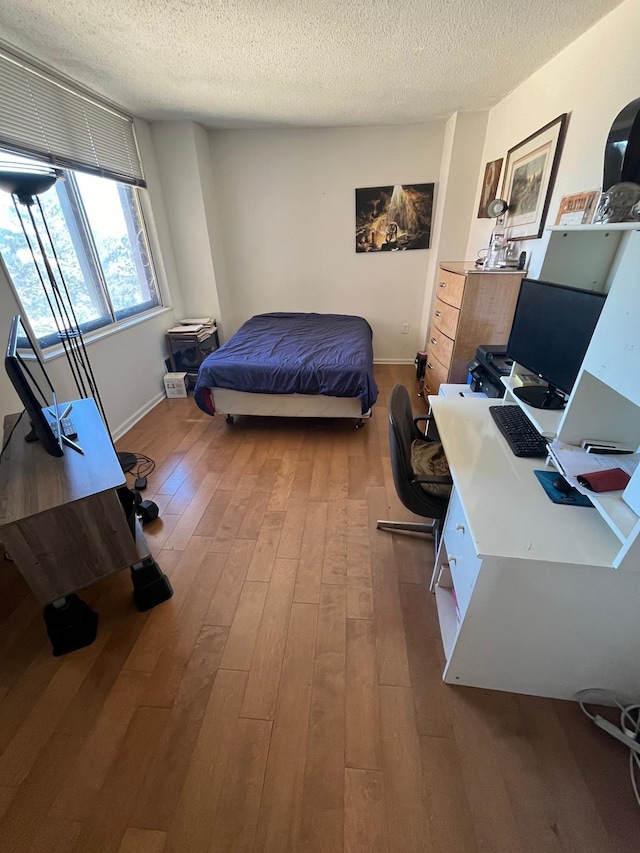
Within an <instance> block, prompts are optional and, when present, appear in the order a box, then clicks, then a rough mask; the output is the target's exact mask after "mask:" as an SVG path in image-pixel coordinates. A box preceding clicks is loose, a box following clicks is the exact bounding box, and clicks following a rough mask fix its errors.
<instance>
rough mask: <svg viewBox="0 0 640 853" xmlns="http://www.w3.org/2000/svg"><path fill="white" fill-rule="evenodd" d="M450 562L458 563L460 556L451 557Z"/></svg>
mask: <svg viewBox="0 0 640 853" xmlns="http://www.w3.org/2000/svg"><path fill="white" fill-rule="evenodd" d="M449 562H450V563H457V562H458V558H457V557H449Z"/></svg>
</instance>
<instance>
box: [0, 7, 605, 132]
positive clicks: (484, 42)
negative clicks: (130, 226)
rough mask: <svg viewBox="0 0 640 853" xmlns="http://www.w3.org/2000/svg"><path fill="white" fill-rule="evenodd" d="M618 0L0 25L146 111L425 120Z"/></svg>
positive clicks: (149, 114)
mask: <svg viewBox="0 0 640 853" xmlns="http://www.w3.org/2000/svg"><path fill="white" fill-rule="evenodd" d="M620 2H621V0H368V2H367V0H343V2H337V0H220V2H216V0H100V2H98V0H55V2H53V0H2V3H1V4H0V39H1V40H2V41H4V42H5V43H6V44H8V45H14V46H15V47H17V48H19V49H20V50H21V51H23V52H26V53H28V54H30V55H31V56H34V57H36V58H38V59H39V60H40V61H41V62H44V63H46V64H47V65H50V66H52V67H54V68H57V69H58V70H59V71H62V72H63V73H65V74H66V75H68V76H70V77H72V78H73V79H75V80H77V81H79V82H80V83H83V84H84V85H85V86H88V87H89V88H90V89H92V90H94V91H95V92H97V93H99V94H102V95H104V96H106V97H108V98H109V99H110V100H112V101H114V102H116V103H118V104H120V105H121V106H123V107H124V108H125V109H127V110H129V111H130V112H132V113H134V114H135V115H139V116H142V117H145V118H148V119H160V118H186V119H193V120H195V121H199V122H201V123H203V124H205V125H207V126H210V127H236V128H241V127H320V126H333V127H335V126H353V125H383V124H407V123H416V122H426V121H431V120H434V119H440V118H443V117H446V116H448V115H450V114H451V113H452V112H454V111H455V110H478V109H484V108H487V107H490V106H492V105H493V104H495V103H496V102H497V101H499V100H500V99H501V98H502V97H503V96H504V95H505V94H506V93H508V92H509V91H511V90H512V89H513V88H514V87H515V86H517V85H518V83H520V82H521V81H522V80H524V79H526V77H528V76H529V75H530V74H531V73H532V72H533V71H535V70H536V69H537V68H539V67H540V66H541V65H543V64H544V63H545V62H546V61H547V60H549V59H550V58H551V57H552V56H554V55H555V54H556V53H558V52H559V51H560V50H561V49H562V48H563V47H565V46H566V45H567V44H569V43H570V42H571V41H573V40H574V39H575V38H577V36H579V35H580V34H581V33H583V32H584V31H585V30H587V29H588V28H589V27H590V26H592V25H593V24H594V23H595V22H596V21H598V20H599V19H600V18H602V17H603V16H604V15H605V14H607V13H608V12H609V11H611V9H613V8H614V7H615V6H617V5H619V3H620Z"/></svg>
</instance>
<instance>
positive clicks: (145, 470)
mask: <svg viewBox="0 0 640 853" xmlns="http://www.w3.org/2000/svg"><path fill="white" fill-rule="evenodd" d="M133 455H134V456H135V457H136V462H135V465H134V466H133V468H131V469H130V470H129V471H127V474H131V476H132V477H135V478H136V479H138V477H148V476H149V474H151V472H152V471H153V470H154V468H155V467H156V463H155V462H154V460H153V459H151V457H149V456H145V455H144V453H134V454H133Z"/></svg>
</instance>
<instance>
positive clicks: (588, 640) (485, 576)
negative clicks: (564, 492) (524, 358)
mask: <svg viewBox="0 0 640 853" xmlns="http://www.w3.org/2000/svg"><path fill="white" fill-rule="evenodd" d="M635 227H636V228H637V226H635ZM588 228H589V227H588V226H583V227H582V229H580V230H575V231H574V230H573V229H558V230H557V232H555V233H554V234H552V239H551V241H550V243H549V249H548V253H547V254H548V263H547V259H545V263H544V264H543V268H542V273H541V275H540V278H546V279H547V280H553V281H559V283H571V284H574V285H579V284H580V283H587V282H586V281H584V279H583V280H582V282H581V279H580V275H586V274H587V272H586V271H583V272H582V273H580V272H579V271H576V269H575V267H576V265H579V263H580V260H579V257H580V252H578V251H577V249H576V243H575V241H577V242H578V246H582V247H583V248H584V247H585V246H587V245H588V240H587V237H586V235H587V234H588V233H589V232H588V231H587V230H585V229H588ZM630 229H631V226H625V227H622V228H620V227H619V228H617V229H611V231H610V232H609V231H608V230H606V231H605V229H604V228H603V226H597V227H596V226H594V227H593V228H592V229H589V230H590V231H593V233H594V234H595V235H596V238H597V239H596V243H597V245H598V246H601V252H600V254H598V252H594V251H591V253H589V252H583V254H586V255H587V256H588V257H589V258H590V262H589V263H590V265H589V267H588V272H589V273H594V270H595V272H596V273H597V279H598V281H597V282H595V281H594V276H593V275H592V279H591V280H590V281H589V283H590V284H593V283H599V284H600V285H601V286H602V287H603V289H608V290H609V297H608V299H607V302H606V303H605V307H604V309H603V312H602V315H601V318H600V321H599V323H598V326H597V327H596V330H595V332H594V335H593V338H592V341H591V344H590V346H589V349H588V351H587V354H586V356H585V360H584V363H583V366H582V368H581V371H580V373H579V374H578V378H577V380H576V384H575V386H574V389H573V392H572V394H571V396H570V398H569V402H568V404H567V406H566V408H565V409H564V411H563V412H557V411H553V412H547V411H541V410H538V409H531V408H530V407H529V406H526V405H525V404H523V403H522V402H521V401H518V402H519V404H520V405H521V407H522V408H523V410H524V411H525V412H526V413H527V414H528V416H529V417H530V418H531V420H532V421H533V423H534V424H535V425H536V427H537V428H538V430H539V431H540V432H543V433H545V434H546V435H548V436H549V437H552V436H554V435H556V434H557V435H558V437H559V439H560V440H562V441H565V442H568V443H579V441H580V439H581V438H584V437H587V436H589V437H592V438H602V439H614V438H616V439H618V440H624V441H631V442H634V443H635V445H636V446H639V445H640V324H638V321H637V318H638V317H639V316H640V232H638V231H631V230H630ZM605 233H606V234H607V235H608V236H605ZM573 234H575V235H576V236H575V238H574V239H573V241H572V235H573ZM612 236H613V238H614V242H610V238H611V237H612ZM614 243H615V247H614V249H615V250H614V251H612V250H611V247H612V246H613V245H614ZM603 256H604V257H603ZM594 257H596V258H597V259H598V263H595V262H594ZM572 258H573V259H574V261H573V266H572V261H571V259H572ZM554 270H555V273H556V274H554V275H552V273H553V272H554ZM562 270H565V272H566V271H567V270H569V271H570V272H571V273H572V275H573V278H572V280H571V281H569V280H568V279H565V280H564V281H563V280H562V279H559V277H558V275H559V273H560V272H561V271H562ZM505 384H506V385H507V387H508V388H509V384H510V383H509V380H507V381H506V383H505ZM514 401H515V400H514ZM429 402H430V404H431V407H432V412H433V414H434V416H435V419H436V422H437V425H438V430H439V432H440V437H441V439H442V442H443V445H444V449H445V452H446V454H447V458H448V460H449V465H450V468H451V472H452V476H453V480H454V484H455V487H454V491H453V494H452V498H451V502H450V505H449V511H448V514H447V518H446V520H445V524H444V533H443V537H442V539H441V545H440V548H439V551H438V554H437V557H436V567H435V571H434V589H435V593H436V600H437V606H438V614H439V618H440V626H441V632H442V638H443V645H444V650H445V656H446V659H447V661H446V666H445V670H444V673H443V677H444V679H445V681H447V682H450V683H455V684H467V685H472V686H478V687H489V688H494V689H498V690H509V691H513V692H519V693H531V694H535V695H541V696H553V697H558V698H564V699H574V698H575V696H576V693H577V692H578V691H579V690H582V689H586V688H591V687H602V688H605V689H608V690H610V691H611V692H613V693H615V694H616V695H618V696H620V697H622V698H623V699H624V700H628V701H638V698H639V697H640V654H639V653H638V649H639V647H640V536H639V534H640V518H639V517H638V515H636V513H634V512H633V511H632V510H631V509H630V508H629V507H628V506H627V505H626V504H625V503H624V502H623V501H622V498H621V493H619V492H615V493H607V494H602V495H597V496H594V497H593V502H594V504H595V508H584V507H575V506H566V505H559V504H554V503H553V502H552V501H550V500H549V499H548V498H547V496H546V493H545V492H544V490H543V489H542V487H541V486H540V484H539V483H538V480H537V479H536V477H535V475H534V473H533V472H534V470H535V469H542V468H544V467H545V466H544V461H543V460H539V459H538V460H531V459H522V458H518V457H516V456H514V455H513V454H512V453H511V451H510V449H509V447H508V446H507V444H506V442H505V440H504V439H503V437H502V436H501V435H500V433H499V432H498V430H497V428H496V427H495V425H494V423H493V421H492V419H491V417H490V414H489V412H488V407H489V406H490V405H495V404H496V401H495V400H462V399H455V398H442V397H430V398H429Z"/></svg>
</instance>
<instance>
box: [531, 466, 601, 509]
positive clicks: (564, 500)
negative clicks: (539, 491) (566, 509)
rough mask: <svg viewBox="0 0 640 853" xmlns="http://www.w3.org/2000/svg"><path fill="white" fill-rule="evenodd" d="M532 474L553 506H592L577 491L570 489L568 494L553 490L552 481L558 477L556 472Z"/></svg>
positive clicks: (535, 472)
mask: <svg viewBox="0 0 640 853" xmlns="http://www.w3.org/2000/svg"><path fill="white" fill-rule="evenodd" d="M533 473H534V474H535V475H536V477H537V478H538V480H539V482H540V485H541V486H542V488H543V489H544V490H545V492H546V493H547V495H548V497H549V498H551V500H552V501H553V502H554V504H564V505H565V506H593V504H592V503H591V501H590V500H589V498H588V497H587V496H586V495H583V494H582V493H581V492H579V491H578V490H577V489H571V491H570V492H568V493H565V492H560V491H558V489H556V488H554V486H553V481H554V480H555V479H556V477H557V476H558V472H557V471H534V472H533Z"/></svg>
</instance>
